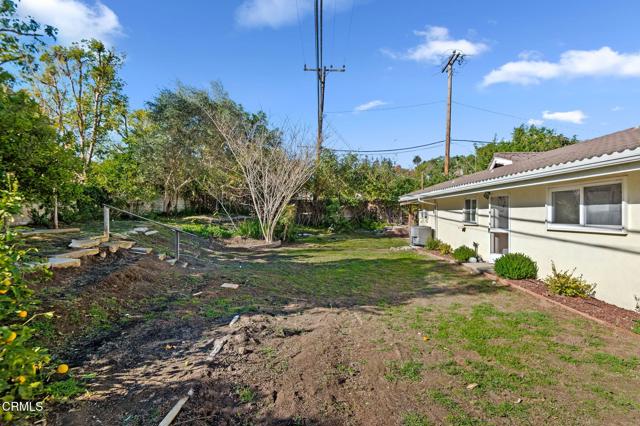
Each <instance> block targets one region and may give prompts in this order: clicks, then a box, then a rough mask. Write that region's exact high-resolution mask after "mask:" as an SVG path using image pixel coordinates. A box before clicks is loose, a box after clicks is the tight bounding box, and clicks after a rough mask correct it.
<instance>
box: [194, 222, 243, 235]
mask: <svg viewBox="0 0 640 426" xmlns="http://www.w3.org/2000/svg"><path fill="white" fill-rule="evenodd" d="M182 230H183V231H186V232H191V233H192V234H196V235H200V236H202V237H205V238H210V237H213V238H229V237H231V236H232V235H233V233H232V232H231V231H229V230H228V229H226V228H224V227H222V226H220V225H200V224H197V223H194V224H189V225H182Z"/></svg>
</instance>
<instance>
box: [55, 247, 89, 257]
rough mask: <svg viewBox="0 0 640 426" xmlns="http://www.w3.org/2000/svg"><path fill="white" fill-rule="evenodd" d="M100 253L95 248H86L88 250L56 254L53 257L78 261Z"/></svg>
mask: <svg viewBox="0 0 640 426" xmlns="http://www.w3.org/2000/svg"><path fill="white" fill-rule="evenodd" d="M98 253H100V250H99V249H97V248H88V249H80V250H74V251H70V252H67V253H61V254H58V255H56V256H54V257H56V258H58V257H65V258H70V259H80V258H81V257H85V256H95V255H96V254H98Z"/></svg>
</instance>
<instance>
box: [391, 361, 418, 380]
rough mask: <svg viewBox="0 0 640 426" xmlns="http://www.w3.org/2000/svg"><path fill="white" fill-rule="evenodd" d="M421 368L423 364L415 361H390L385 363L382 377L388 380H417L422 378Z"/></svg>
mask: <svg viewBox="0 0 640 426" xmlns="http://www.w3.org/2000/svg"><path fill="white" fill-rule="evenodd" d="M423 369H424V365H423V364H422V363H421V362H417V361H406V362H403V363H399V362H398V361H390V362H388V363H387V372H386V373H385V375H384V378H385V379H387V380H388V381H390V382H397V381H399V380H408V381H411V382H419V381H420V380H422V370H423Z"/></svg>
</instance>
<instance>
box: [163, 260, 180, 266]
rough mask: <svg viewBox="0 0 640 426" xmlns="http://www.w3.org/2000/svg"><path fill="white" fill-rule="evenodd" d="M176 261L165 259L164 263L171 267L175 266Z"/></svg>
mask: <svg viewBox="0 0 640 426" xmlns="http://www.w3.org/2000/svg"><path fill="white" fill-rule="evenodd" d="M177 261H178V259H167V260H165V262H167V263H168V264H169V265H171V266H173V265H175V264H176V262H177Z"/></svg>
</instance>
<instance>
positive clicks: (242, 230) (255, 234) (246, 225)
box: [235, 219, 264, 240]
mask: <svg viewBox="0 0 640 426" xmlns="http://www.w3.org/2000/svg"><path fill="white" fill-rule="evenodd" d="M235 234H236V235H238V236H240V237H245V238H253V239H255V240H261V239H263V238H264V236H263V235H262V229H261V228H260V222H258V219H247V220H245V221H244V222H240V223H239V224H238V229H237V230H236V232H235Z"/></svg>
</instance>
